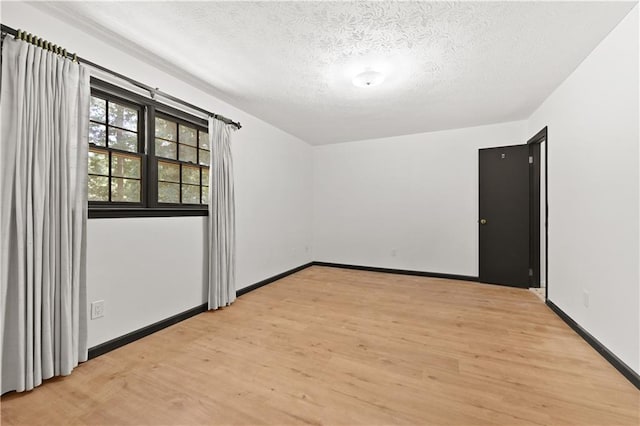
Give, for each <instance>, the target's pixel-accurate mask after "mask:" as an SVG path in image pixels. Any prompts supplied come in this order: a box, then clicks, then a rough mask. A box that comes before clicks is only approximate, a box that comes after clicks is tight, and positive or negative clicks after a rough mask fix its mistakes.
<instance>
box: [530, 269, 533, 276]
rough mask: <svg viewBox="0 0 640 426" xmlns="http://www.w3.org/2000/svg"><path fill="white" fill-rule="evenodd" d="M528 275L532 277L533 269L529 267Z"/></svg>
mask: <svg viewBox="0 0 640 426" xmlns="http://www.w3.org/2000/svg"><path fill="white" fill-rule="evenodd" d="M529 276H530V277H532V276H533V269H531V268H529Z"/></svg>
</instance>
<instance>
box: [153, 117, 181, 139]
mask: <svg viewBox="0 0 640 426" xmlns="http://www.w3.org/2000/svg"><path fill="white" fill-rule="evenodd" d="M176 133H177V124H176V123H175V122H174V121H169V120H165V119H164V118H160V117H156V137H157V138H162V139H169V140H172V141H175V140H176Z"/></svg>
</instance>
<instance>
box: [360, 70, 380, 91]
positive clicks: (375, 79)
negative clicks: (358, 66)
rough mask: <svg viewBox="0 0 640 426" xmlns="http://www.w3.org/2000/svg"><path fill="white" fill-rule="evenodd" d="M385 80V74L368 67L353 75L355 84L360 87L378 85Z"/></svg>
mask: <svg viewBox="0 0 640 426" xmlns="http://www.w3.org/2000/svg"><path fill="white" fill-rule="evenodd" d="M383 81H384V74H382V73H381V72H377V71H373V70H371V69H367V70H365V71H363V72H361V73H360V74H358V75H356V76H355V77H353V80H352V82H353V85H354V86H358V87H371V86H377V85H378V84H380V83H382V82H383Z"/></svg>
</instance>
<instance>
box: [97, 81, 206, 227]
mask: <svg viewBox="0 0 640 426" xmlns="http://www.w3.org/2000/svg"><path fill="white" fill-rule="evenodd" d="M91 83H92V93H91V105H90V128H89V140H88V143H89V158H88V162H89V163H88V172H89V176H88V198H89V217H128V216H179V215H206V214H207V202H208V195H209V166H210V162H211V152H210V147H209V134H208V133H207V122H206V120H204V119H201V118H198V117H194V116H191V115H189V114H187V113H185V112H183V111H180V110H176V109H173V108H171V107H169V106H166V105H162V104H160V103H157V102H156V101H155V100H151V99H147V98H145V97H142V96H139V95H136V94H135V93H130V92H127V91H125V90H123V89H121V88H119V87H116V86H112V85H110V84H108V83H105V82H102V81H100V80H97V79H92V81H91ZM145 136H146V137H145Z"/></svg>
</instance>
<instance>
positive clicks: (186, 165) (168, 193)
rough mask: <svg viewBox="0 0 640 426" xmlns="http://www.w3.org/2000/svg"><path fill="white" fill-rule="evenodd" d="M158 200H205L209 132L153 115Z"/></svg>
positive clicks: (195, 201)
mask: <svg viewBox="0 0 640 426" xmlns="http://www.w3.org/2000/svg"><path fill="white" fill-rule="evenodd" d="M154 144H155V153H156V157H158V160H157V168H158V203H159V204H164V203H169V204H207V202H208V196H209V161H210V159H211V153H210V151H209V134H208V133H207V132H206V131H204V130H203V129H198V128H196V127H195V126H193V125H190V124H186V123H183V122H180V121H178V120H176V119H175V118H171V117H167V116H164V115H157V116H156V117H155V140H154Z"/></svg>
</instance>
